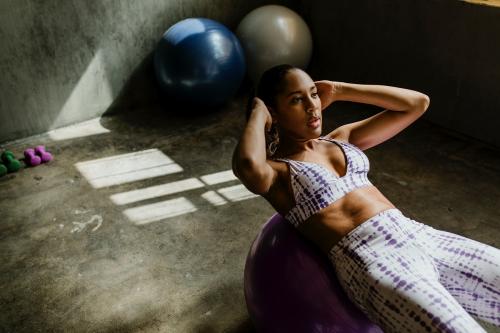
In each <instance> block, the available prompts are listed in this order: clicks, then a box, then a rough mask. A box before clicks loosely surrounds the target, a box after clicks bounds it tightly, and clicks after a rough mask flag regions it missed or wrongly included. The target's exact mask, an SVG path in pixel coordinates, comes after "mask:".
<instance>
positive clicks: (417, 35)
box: [301, 0, 500, 147]
mask: <svg viewBox="0 0 500 333" xmlns="http://www.w3.org/2000/svg"><path fill="white" fill-rule="evenodd" d="M301 12H302V14H303V16H304V18H305V20H306V21H307V22H308V24H309V26H310V28H311V30H312V32H313V38H314V43H315V45H314V55H313V60H312V65H311V68H310V72H311V74H312V75H313V76H314V77H315V78H316V79H330V80H337V81H348V82H355V83H369V84H386V85H394V86H401V87H404V88H409V89H415V90H418V91H421V92H424V93H426V94H428V95H429V96H430V98H431V105H430V107H429V109H428V111H427V112H426V113H425V114H424V116H423V117H422V118H423V119H427V120H430V121H432V122H434V123H437V124H439V125H442V126H444V127H446V128H448V129H451V130H453V131H458V132H460V133H462V134H465V135H466V136H471V137H474V138H476V139H479V140H481V141H485V142H488V143H491V144H493V145H495V146H498V147H500V130H499V129H500V61H499V60H500V43H499V42H498V41H499V32H500V8H499V7H498V6H485V5H479V4H473V3H467V2H462V1H457V0H425V1H422V0H401V1H393V0H366V1H357V2H353V1H351V0H336V1H329V0H301Z"/></svg>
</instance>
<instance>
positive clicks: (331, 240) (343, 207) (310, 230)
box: [297, 186, 396, 254]
mask: <svg viewBox="0 0 500 333" xmlns="http://www.w3.org/2000/svg"><path fill="white" fill-rule="evenodd" d="M390 208H396V207H395V206H394V205H393V204H392V203H391V202H390V201H389V200H388V199H387V198H386V197H385V196H384V195H383V194H382V193H381V192H380V191H379V190H378V189H377V188H376V187H375V186H364V187H360V188H357V189H355V190H353V191H351V192H349V193H347V194H346V195H345V196H344V197H342V198H340V199H339V200H337V201H335V202H334V203H332V204H330V205H329V206H327V207H325V208H323V209H322V210H320V211H319V212H317V213H316V214H314V215H312V216H311V217H309V219H307V220H305V221H304V222H303V223H302V224H301V225H299V227H298V228H297V229H298V230H299V231H300V232H301V233H302V234H303V235H304V236H306V237H307V238H308V239H310V240H311V241H312V242H313V243H315V244H317V245H318V246H319V247H320V248H321V250H322V251H323V252H324V253H325V254H328V253H329V251H330V249H331V248H332V247H333V246H334V245H335V244H336V243H337V242H338V241H340V240H341V239H342V237H344V236H345V235H347V234H348V233H349V232H350V231H351V230H353V229H354V228H356V227H357V226H358V225H360V224H361V223H363V222H364V221H366V220H368V219H369V218H370V217H372V216H374V215H376V214H378V213H379V212H382V211H384V210H387V209H390Z"/></svg>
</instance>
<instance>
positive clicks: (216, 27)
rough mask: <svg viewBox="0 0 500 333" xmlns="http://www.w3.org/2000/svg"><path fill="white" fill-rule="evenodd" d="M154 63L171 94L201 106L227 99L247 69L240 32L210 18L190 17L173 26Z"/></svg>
mask: <svg viewBox="0 0 500 333" xmlns="http://www.w3.org/2000/svg"><path fill="white" fill-rule="evenodd" d="M154 67H155V73H156V78H157V80H158V82H159V84H160V86H161V88H162V91H163V92H164V93H165V94H166V95H167V96H168V97H169V98H173V99H174V100H177V101H180V102H185V103H188V104H192V105H201V106H219V105H222V104H224V103H225V102H227V101H228V100H229V99H230V98H231V97H233V96H234V95H235V93H236V91H237V90H238V88H239V86H240V85H241V82H242V81H243V78H244V75H245V71H246V66H245V57H244V53H243V49H242V47H241V45H240V43H239V41H238V39H237V38H236V36H235V35H234V34H233V33H232V32H231V31H230V30H229V29H228V28H226V27H225V26H224V25H222V24H221V23H218V22H216V21H214V20H210V19H206V18H188V19H185V20H182V21H179V22H177V23H176V24H174V25H173V26H171V27H170V28H169V29H168V30H167V31H166V32H165V33H164V34H163V37H162V38H161V40H160V41H159V42H158V45H157V47H156V49H155V54H154Z"/></svg>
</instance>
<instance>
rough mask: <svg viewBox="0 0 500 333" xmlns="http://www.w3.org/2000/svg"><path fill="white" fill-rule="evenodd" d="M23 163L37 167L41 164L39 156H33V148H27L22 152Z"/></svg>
mask: <svg viewBox="0 0 500 333" xmlns="http://www.w3.org/2000/svg"><path fill="white" fill-rule="evenodd" d="M24 161H25V162H26V163H27V164H28V165H31V166H37V165H39V164H40V163H42V159H41V158H40V156H36V155H35V150H34V149H33V148H28V149H26V150H25V151H24Z"/></svg>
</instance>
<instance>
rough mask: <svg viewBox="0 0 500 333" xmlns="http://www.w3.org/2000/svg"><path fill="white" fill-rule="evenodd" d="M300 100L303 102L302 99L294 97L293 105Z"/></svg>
mask: <svg viewBox="0 0 500 333" xmlns="http://www.w3.org/2000/svg"><path fill="white" fill-rule="evenodd" d="M300 100H302V98H300V97H294V98H292V102H293V103H297V102H298V101H300Z"/></svg>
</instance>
